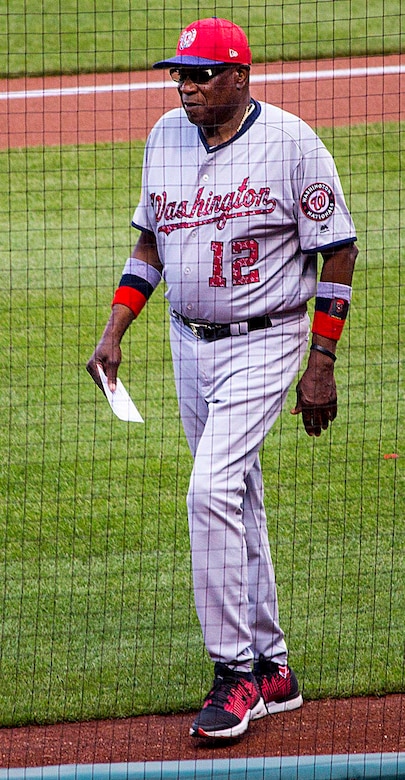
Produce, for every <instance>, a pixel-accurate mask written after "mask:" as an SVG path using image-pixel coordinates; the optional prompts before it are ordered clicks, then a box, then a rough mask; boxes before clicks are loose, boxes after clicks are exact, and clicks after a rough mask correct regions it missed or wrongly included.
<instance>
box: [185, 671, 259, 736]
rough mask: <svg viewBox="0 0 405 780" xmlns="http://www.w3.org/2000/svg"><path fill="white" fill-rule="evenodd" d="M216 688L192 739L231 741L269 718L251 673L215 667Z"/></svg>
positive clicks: (209, 697)
mask: <svg viewBox="0 0 405 780" xmlns="http://www.w3.org/2000/svg"><path fill="white" fill-rule="evenodd" d="M214 672H215V678H214V683H213V686H212V688H211V690H210V692H209V694H208V696H207V697H206V698H205V701H204V704H203V707H202V710H201V712H200V713H199V714H198V715H197V717H196V719H195V721H194V723H193V725H192V727H191V729H190V735H191V736H192V737H206V738H207V737H208V738H209V739H230V738H232V737H239V736H240V735H241V734H244V732H245V731H246V729H247V727H248V725H249V721H250V720H252V719H257V718H263V717H264V715H267V712H266V708H265V706H264V702H263V699H262V697H261V696H260V691H259V688H258V685H257V682H256V680H255V678H254V676H253V674H252V673H251V672H236V671H233V670H232V669H231V668H230V667H229V666H226V665H225V664H221V663H216V664H215V670H214Z"/></svg>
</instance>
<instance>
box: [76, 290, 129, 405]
mask: <svg viewBox="0 0 405 780" xmlns="http://www.w3.org/2000/svg"><path fill="white" fill-rule="evenodd" d="M133 319H134V314H133V313H132V311H131V310H130V309H129V308H128V307H127V306H123V305H122V304H120V303H117V304H115V305H114V306H113V309H112V312H111V316H110V319H109V320H108V322H107V325H106V326H105V329H104V333H103V335H102V337H101V339H100V341H99V342H98V344H97V346H96V348H95V350H94V352H93V354H92V356H91V358H90V360H89V361H88V363H87V366H86V368H87V371H88V372H89V374H90V376H91V378H92V379H93V380H94V382H95V383H96V385H97V386H98V387H99V388H100V390H102V391H103V393H104V390H103V385H102V382H101V379H100V374H99V371H98V366H101V368H102V369H103V371H104V373H105V375H106V377H107V380H108V386H109V388H110V390H111V392H112V393H113V392H114V391H115V389H116V387H117V374H118V368H119V365H120V363H121V358H122V353H121V346H120V344H121V339H122V337H123V335H124V333H125V331H126V330H127V328H128V327H129V326H130V324H131V322H132V320H133Z"/></svg>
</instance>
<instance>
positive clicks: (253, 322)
mask: <svg viewBox="0 0 405 780" xmlns="http://www.w3.org/2000/svg"><path fill="white" fill-rule="evenodd" d="M172 314H173V317H175V318H176V319H177V320H181V322H182V323H183V324H184V325H186V326H187V328H190V330H191V331H192V333H193V334H194V336H195V337H196V338H197V339H204V340H205V341H216V340H217V339H225V338H227V336H242V335H244V334H245V333H250V332H251V331H252V330H262V329H263V328H271V326H272V322H271V319H270V315H269V314H264V315H263V317H252V318H251V319H250V320H245V322H232V323H229V324H228V325H219V324H218V323H215V322H193V320H189V319H188V317H183V315H182V314H179V313H178V312H177V311H172Z"/></svg>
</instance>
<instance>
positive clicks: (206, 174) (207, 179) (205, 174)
mask: <svg viewBox="0 0 405 780" xmlns="http://www.w3.org/2000/svg"><path fill="white" fill-rule="evenodd" d="M209 178H210V177H209V176H208V173H204V176H203V177H202V180H203V181H209Z"/></svg>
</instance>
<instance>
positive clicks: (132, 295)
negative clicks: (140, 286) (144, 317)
mask: <svg viewBox="0 0 405 780" xmlns="http://www.w3.org/2000/svg"><path fill="white" fill-rule="evenodd" d="M146 301H147V299H146V297H145V296H144V295H143V294H142V293H141V292H140V291H139V290H136V289H135V288H134V287H126V286H125V285H123V286H122V287H118V288H117V289H116V291H115V295H114V298H113V300H112V304H111V305H112V306H114V303H122V304H123V305H124V306H128V309H131V311H132V312H133V314H134V315H135V317H137V316H138V314H139V312H140V311H142V309H143V307H144V306H145V303H146Z"/></svg>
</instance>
